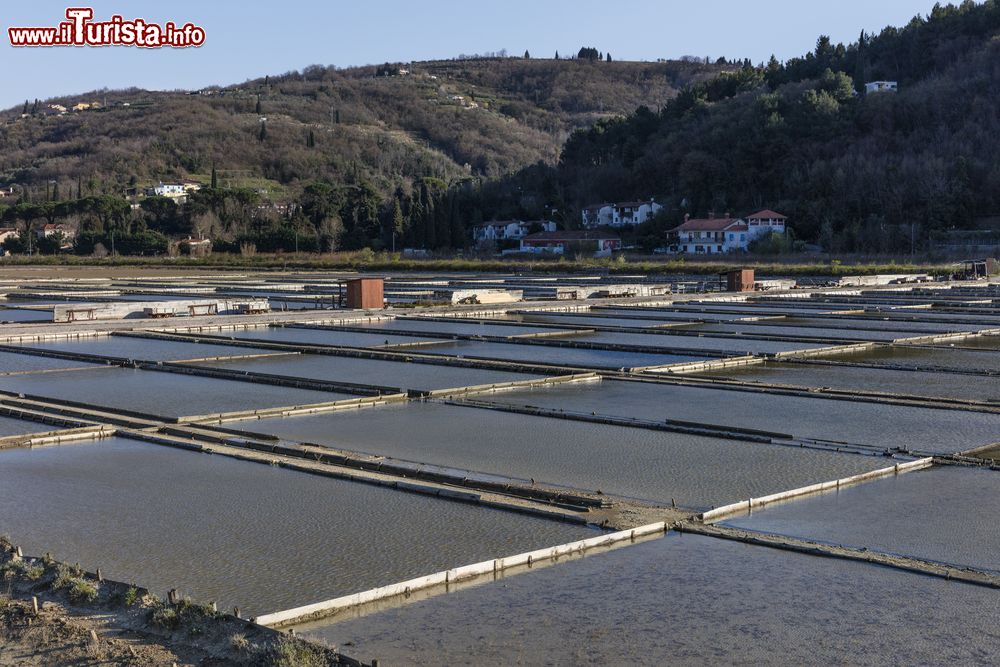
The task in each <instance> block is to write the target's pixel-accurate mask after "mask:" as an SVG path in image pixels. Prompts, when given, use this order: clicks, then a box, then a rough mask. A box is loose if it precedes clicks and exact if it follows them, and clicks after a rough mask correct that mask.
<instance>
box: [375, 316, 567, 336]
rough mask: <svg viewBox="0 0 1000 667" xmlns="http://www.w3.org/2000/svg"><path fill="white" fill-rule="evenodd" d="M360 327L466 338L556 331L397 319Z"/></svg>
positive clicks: (478, 323)
mask: <svg viewBox="0 0 1000 667" xmlns="http://www.w3.org/2000/svg"><path fill="white" fill-rule="evenodd" d="M358 326H360V327H364V328H365V329H373V330H377V329H395V330H399V331H414V332H428V333H436V334H457V335H465V336H524V335H528V334H547V335H552V334H553V333H554V332H556V331H557V330H556V329H550V328H545V327H522V326H517V325H515V324H493V323H488V322H469V321H464V320H462V321H455V322H442V321H440V320H420V319H397V320H388V321H386V320H382V321H378V322H366V323H364V324H359V325H358Z"/></svg>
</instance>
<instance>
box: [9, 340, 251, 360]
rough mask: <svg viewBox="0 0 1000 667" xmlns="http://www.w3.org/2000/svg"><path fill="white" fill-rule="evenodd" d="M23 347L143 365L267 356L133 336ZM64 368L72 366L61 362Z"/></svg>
mask: <svg viewBox="0 0 1000 667" xmlns="http://www.w3.org/2000/svg"><path fill="white" fill-rule="evenodd" d="M20 345H23V346H24V347H30V348H35V349H38V350H55V351H59V352H75V353H78V354H97V355H100V356H105V357H123V358H125V359H141V360H143V361H179V360H184V359H212V358H215V357H231V356H241V355H248V354H268V353H269V352H270V351H269V350H261V349H255V348H250V347H239V346H236V345H213V344H210V343H195V342H190V343H189V342H186V341H172V340H161V339H158V338H136V337H133V336H88V337H83V338H68V339H64V340H53V341H28V342H24V343H20ZM62 363H63V364H67V363H75V362H67V361H63V362H62Z"/></svg>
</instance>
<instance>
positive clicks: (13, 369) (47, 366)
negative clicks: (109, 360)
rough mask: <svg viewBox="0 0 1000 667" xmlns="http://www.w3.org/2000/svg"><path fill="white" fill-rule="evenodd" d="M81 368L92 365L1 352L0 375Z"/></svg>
mask: <svg viewBox="0 0 1000 667" xmlns="http://www.w3.org/2000/svg"><path fill="white" fill-rule="evenodd" d="M81 366H84V367H86V366H91V364H88V363H86V362H83V361H72V360H68V359H53V358H51V357H38V356H35V355H31V354H18V353H16V352H0V374H3V373H22V372H25V371H42V370H51V369H56V368H79V367H81Z"/></svg>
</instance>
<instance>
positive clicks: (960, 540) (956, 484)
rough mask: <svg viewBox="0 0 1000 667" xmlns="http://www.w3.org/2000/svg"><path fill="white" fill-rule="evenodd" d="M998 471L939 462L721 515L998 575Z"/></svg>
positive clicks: (755, 526) (743, 524)
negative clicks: (748, 513)
mask: <svg viewBox="0 0 1000 667" xmlns="http://www.w3.org/2000/svg"><path fill="white" fill-rule="evenodd" d="M998 512H1000V473H997V472H995V471H992V470H985V469H977V468H958V467H950V466H944V467H940V468H932V469H929V470H921V471H917V472H912V473H906V474H904V475H897V476H894V477H887V478H884V479H881V480H878V481H875V482H870V483H866V484H859V485H856V486H850V487H846V488H842V489H840V490H839V491H834V492H830V493H825V494H822V495H819V496H811V497H808V498H804V499H801V500H797V501H794V502H788V503H784V504H781V505H772V506H770V507H766V508H764V509H763V510H754V513H753V515H751V516H745V517H740V518H735V519H728V520H726V521H725V524H726V525H730V526H735V527H738V528H746V529H748V530H755V531H760V532H765V533H777V534H780V535H788V536H792V537H801V538H805V539H809V540H815V541H818V542H826V543H832V544H844V545H849V546H854V547H866V548H868V549H874V550H877V551H885V552H888V553H893V554H897V555H902V556H914V557H917V558H924V559H928V560H935V561H941V562H944V563H951V564H954V565H960V566H972V567H977V568H982V569H988V570H993V571H994V572H997V573H998V574H1000V531H997V530H996V529H995V522H994V519H995V517H996V516H997V513H998Z"/></svg>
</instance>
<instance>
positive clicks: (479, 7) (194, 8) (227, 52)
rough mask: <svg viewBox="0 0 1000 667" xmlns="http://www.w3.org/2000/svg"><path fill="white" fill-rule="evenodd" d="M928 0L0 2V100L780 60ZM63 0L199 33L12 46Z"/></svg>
mask: <svg viewBox="0 0 1000 667" xmlns="http://www.w3.org/2000/svg"><path fill="white" fill-rule="evenodd" d="M932 5H933V0H839V1H838V2H823V3H816V2H812V1H809V0H756V1H755V2H746V1H745V0H697V1H695V2H691V1H690V0H683V1H682V0H599V1H598V0H504V1H502V2H491V3H479V2H469V1H468V0H463V1H446V0H420V1H419V2H415V1H414V0H406V1H405V2H404V1H398V0H380V1H378V2H374V1H371V0H369V1H368V2H358V1H357V0H351V1H343V0H328V1H326V2H321V1H319V0H312V1H309V0H282V1H281V2H267V3H264V2H260V3H258V2H247V1H243V2H236V1H233V0H214V1H210V0H200V1H193V0H173V1H172V2H169V3H168V2H162V1H161V2H151V1H149V0H137V1H136V0H133V1H132V2H121V1H101V0H95V1H94V2H93V3H92V4H90V5H87V4H85V3H83V2H80V1H79V0H77V2H73V3H72V4H71V5H67V4H66V2H65V1H64V2H52V1H51V0H32V1H31V2H30V3H28V2H21V3H4V11H3V12H2V13H0V26H2V27H3V31H2V33H0V71H2V72H3V76H2V78H0V108H9V107H12V106H14V105H17V104H20V103H23V101H24V100H25V99H32V100H33V99H35V98H39V99H43V100H44V99H47V98H49V97H55V96H59V95H71V94H77V93H83V92H88V91H92V90H97V89H101V88H110V89H116V88H127V87H132V86H135V87H139V88H146V89H150V90H172V89H197V88H201V87H204V86H207V85H212V84H220V85H225V84H230V83H239V82H242V81H245V80H247V79H252V78H257V77H260V76H264V75H265V74H281V73H283V72H287V71H290V70H301V69H302V68H304V67H306V66H307V65H311V64H320V65H336V66H338V67H348V66H352V65H366V64H374V63H381V62H408V61H413V60H430V59H437V58H452V57H455V56H457V55H459V54H463V53H464V54H471V53H483V52H488V51H499V50H500V49H507V51H508V52H509V53H511V54H518V55H520V54H523V53H524V51H525V50H526V49H527V50H528V51H530V53H531V55H532V57H545V58H551V57H552V56H553V54H554V53H555V52H556V51H558V52H559V53H560V54H570V53H576V51H577V50H579V48H580V47H581V46H593V47H595V48H597V49H599V50H600V51H603V52H610V53H611V54H612V57H613V58H614V59H616V60H656V59H657V58H678V57H680V56H684V55H696V56H701V57H705V56H710V57H711V58H712V59H715V58H717V57H719V56H725V57H727V58H747V57H748V58H750V59H751V60H752V61H753V62H755V63H756V62H762V61H765V60H767V59H768V58H769V57H770V56H771V54H772V53H773V54H775V55H776V56H777V57H778V58H779V59H780V60H785V59H788V58H791V57H794V56H798V55H802V54H804V53H806V52H808V51H810V50H812V49H813V48H814V46H815V43H816V38H817V37H818V36H819V35H820V34H826V35H829V36H830V37H831V38H832V39H833V41H834V43H836V42H841V41H842V42H845V43H847V42H851V41H855V40H856V39H857V37H858V35H859V33H860V32H861V30H862V29H864V30H867V31H869V32H871V31H879V30H881V29H882V28H884V27H885V26H887V25H903V24H905V23H907V22H908V21H909V20H910V19H911V18H912V17H913V16H915V15H916V14H926V13H927V12H928V11H930V8H931V6H932ZM67 6H78V7H79V6H91V7H93V9H94V18H95V20H107V19H109V18H110V17H111V16H112V15H114V14H120V15H122V16H123V17H124V18H125V19H134V18H143V19H145V20H146V21H149V22H156V23H161V24H163V23H166V22H167V21H173V22H175V23H176V24H179V25H182V24H184V23H187V22H191V23H194V24H195V25H198V26H201V27H203V28H204V29H205V33H206V40H205V44H204V45H203V46H201V47H199V48H188V49H167V48H164V49H140V48H135V47H124V46H116V47H49V48H13V47H11V45H10V42H9V40H8V36H7V28H9V27H11V26H15V27H22V26H32V27H34V26H55V25H57V24H58V23H59V22H60V21H62V20H65V18H64V16H65V14H64V13H65V10H66V7H67Z"/></svg>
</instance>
